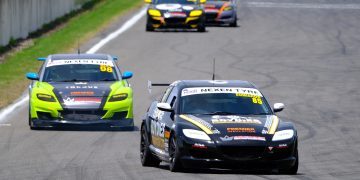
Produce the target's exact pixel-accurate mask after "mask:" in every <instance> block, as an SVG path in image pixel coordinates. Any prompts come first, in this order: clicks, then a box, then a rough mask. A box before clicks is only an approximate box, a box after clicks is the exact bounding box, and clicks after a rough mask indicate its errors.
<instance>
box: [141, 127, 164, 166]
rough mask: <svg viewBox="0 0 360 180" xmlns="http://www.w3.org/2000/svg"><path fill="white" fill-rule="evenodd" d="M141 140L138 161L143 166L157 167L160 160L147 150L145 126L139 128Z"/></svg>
mask: <svg viewBox="0 0 360 180" xmlns="http://www.w3.org/2000/svg"><path fill="white" fill-rule="evenodd" d="M140 136H141V139H140V159H141V164H142V165H143V166H150V167H157V166H159V164H160V160H159V159H157V158H156V157H154V155H153V154H152V153H151V151H150V148H149V145H150V143H149V139H148V137H147V133H146V130H145V126H144V125H143V126H142V127H141V134H140Z"/></svg>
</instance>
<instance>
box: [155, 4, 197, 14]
mask: <svg viewBox="0 0 360 180" xmlns="http://www.w3.org/2000/svg"><path fill="white" fill-rule="evenodd" d="M199 7H200V6H198V5H187V4H154V5H151V6H150V8H152V9H157V10H160V11H161V12H162V13H166V12H169V13H181V12H182V13H186V14H188V13H190V12H191V11H192V10H196V9H199Z"/></svg>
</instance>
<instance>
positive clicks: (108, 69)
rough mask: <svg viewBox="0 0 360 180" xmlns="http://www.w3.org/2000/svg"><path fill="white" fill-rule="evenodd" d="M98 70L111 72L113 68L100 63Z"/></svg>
mask: <svg viewBox="0 0 360 180" xmlns="http://www.w3.org/2000/svg"><path fill="white" fill-rule="evenodd" d="M100 71H101V72H109V73H112V72H113V69H112V67H111V66H107V65H100Z"/></svg>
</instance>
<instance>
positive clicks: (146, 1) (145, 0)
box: [144, 0, 152, 4]
mask: <svg viewBox="0 0 360 180" xmlns="http://www.w3.org/2000/svg"><path fill="white" fill-rule="evenodd" d="M144 2H145V3H147V4H151V3H152V0H144Z"/></svg>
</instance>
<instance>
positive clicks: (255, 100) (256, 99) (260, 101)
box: [252, 97, 262, 104]
mask: <svg viewBox="0 0 360 180" xmlns="http://www.w3.org/2000/svg"><path fill="white" fill-rule="evenodd" d="M252 102H253V103H254V104H262V100H261V97H253V98H252Z"/></svg>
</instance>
